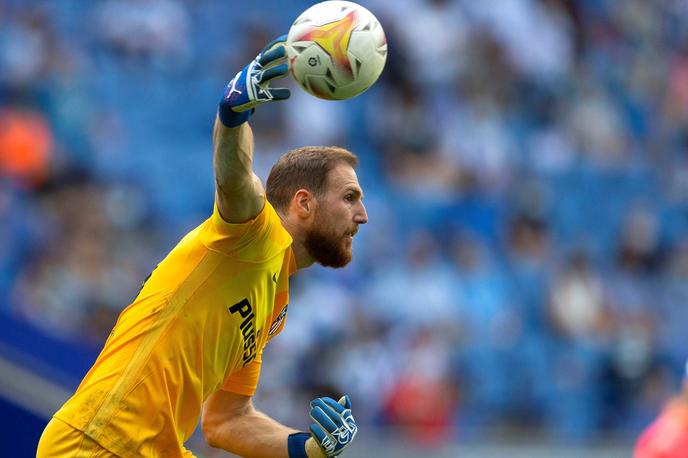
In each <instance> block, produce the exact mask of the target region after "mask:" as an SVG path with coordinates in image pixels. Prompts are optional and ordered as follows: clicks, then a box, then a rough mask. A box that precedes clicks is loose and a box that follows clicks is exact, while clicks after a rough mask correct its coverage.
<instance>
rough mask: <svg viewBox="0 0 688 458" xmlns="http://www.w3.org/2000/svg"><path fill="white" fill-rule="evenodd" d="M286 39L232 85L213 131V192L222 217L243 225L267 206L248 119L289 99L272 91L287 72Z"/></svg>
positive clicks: (268, 48) (281, 91) (266, 51)
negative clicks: (258, 108)
mask: <svg viewBox="0 0 688 458" xmlns="http://www.w3.org/2000/svg"><path fill="white" fill-rule="evenodd" d="M285 38H286V37H285V36H282V37H279V38H277V39H276V40H274V41H272V42H270V43H268V45H267V46H265V48H263V50H262V51H261V52H260V54H258V56H257V57H256V58H255V59H254V60H253V61H252V62H251V63H250V64H248V65H247V66H246V67H244V68H243V69H242V70H241V71H240V72H239V73H237V74H236V76H235V77H234V78H233V79H232V81H230V82H229V84H228V85H227V87H226V89H225V93H224V95H223V97H222V100H221V101H220V106H219V108H218V113H217V118H216V119H215V127H214V131H213V143H214V157H213V163H214V166H215V189H216V199H217V205H218V208H219V210H220V214H221V215H222V218H223V219H224V220H225V221H227V222H230V223H240V222H244V221H247V220H249V219H251V218H253V217H255V216H256V215H257V214H258V213H259V212H260V210H261V209H262V208H263V204H264V202H265V192H264V190H263V185H262V183H261V182H260V180H259V179H258V177H257V176H256V175H255V174H254V173H253V133H252V131H251V127H250V126H249V125H248V123H247V122H246V121H248V119H249V118H250V117H251V114H253V111H254V109H255V107H256V106H257V105H261V104H263V103H268V102H272V101H276V100H284V99H287V98H289V89H284V88H270V87H268V84H269V83H270V81H271V80H273V79H275V78H280V77H283V76H285V75H286V74H287V71H288V66H287V64H286V63H285V56H286V52H285V49H284V40H285Z"/></svg>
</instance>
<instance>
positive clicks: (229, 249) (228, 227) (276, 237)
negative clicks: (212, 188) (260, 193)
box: [200, 200, 292, 262]
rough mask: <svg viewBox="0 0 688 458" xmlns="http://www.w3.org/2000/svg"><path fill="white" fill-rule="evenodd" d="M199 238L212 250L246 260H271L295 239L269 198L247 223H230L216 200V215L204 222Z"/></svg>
mask: <svg viewBox="0 0 688 458" xmlns="http://www.w3.org/2000/svg"><path fill="white" fill-rule="evenodd" d="M200 238H201V242H202V243H203V244H204V245H205V246H206V247H207V248H208V249H209V250H212V251H217V252H220V253H223V254H226V255H228V256H231V257H232V258H234V259H237V260H240V261H245V262H263V261H265V260H267V259H270V258H272V257H273V256H275V255H276V254H278V253H281V252H282V251H284V250H285V249H286V248H287V247H288V246H289V245H290V244H291V241H292V239H291V236H290V235H289V233H288V232H287V231H286V229H284V227H282V222H281V221H280V219H279V216H278V215H277V212H276V211H275V209H274V208H273V207H272V205H270V202H268V201H267V200H266V201H265V205H264V206H263V209H262V210H261V211H260V213H258V214H257V215H256V217H255V218H253V219H251V220H249V221H246V222H244V223H228V222H227V221H225V220H224V219H222V216H221V215H220V211H219V210H218V208H217V202H215V205H214V208H213V215H212V216H211V217H210V218H209V219H207V220H206V221H205V223H204V224H203V225H202V228H201V234H200Z"/></svg>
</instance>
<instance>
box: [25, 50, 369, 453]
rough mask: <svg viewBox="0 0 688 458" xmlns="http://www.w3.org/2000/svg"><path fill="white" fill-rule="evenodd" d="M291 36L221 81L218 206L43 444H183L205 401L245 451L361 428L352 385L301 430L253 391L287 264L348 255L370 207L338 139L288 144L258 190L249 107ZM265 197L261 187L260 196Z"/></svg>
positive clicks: (338, 443) (325, 445)
mask: <svg viewBox="0 0 688 458" xmlns="http://www.w3.org/2000/svg"><path fill="white" fill-rule="evenodd" d="M284 39H285V37H280V38H278V39H277V40H275V41H274V42H272V43H270V44H269V45H267V46H266V47H265V48H264V49H263V51H262V52H261V53H260V54H259V55H258V57H256V59H255V60H254V61H253V62H251V63H250V64H249V65H247V66H246V67H244V69H243V70H242V71H240V72H239V73H238V74H237V75H236V76H235V77H234V79H233V80H232V81H231V82H230V83H229V84H228V86H227V89H226V90H225V94H224V96H223V98H222V101H221V102H220V106H219V110H218V116H217V118H216V121H215V130H214V166H215V180H216V194H215V208H214V211H213V215H212V217H211V218H209V219H208V220H206V221H205V222H204V223H203V224H201V225H200V226H199V227H197V228H196V229H195V230H193V231H191V232H190V233H189V234H187V235H186V236H185V237H184V238H183V239H182V240H181V242H180V243H179V244H178V245H177V246H176V247H175V248H174V249H173V250H172V252H171V253H170V254H169V255H168V256H167V257H166V258H165V259H164V260H163V261H162V262H161V263H160V264H159V265H158V267H157V268H156V269H155V270H154V271H153V273H152V274H151V276H150V278H149V279H148V280H147V281H146V282H145V283H144V285H143V287H142V289H141V291H140V293H139V295H138V296H137V298H136V299H135V300H134V302H133V303H132V304H131V305H130V306H129V307H127V308H126V309H125V310H124V311H123V312H122V314H121V315H120V317H119V319H118V320H117V323H116V325H115V327H114V329H113V331H112V333H111V334H110V336H109V338H108V340H107V342H106V343H105V347H104V348H103V350H102V352H101V354H100V356H99V357H98V359H97V361H96V362H95V364H94V366H93V367H92V368H91V370H90V371H89V372H88V374H87V375H86V377H85V378H84V380H83V381H82V382H81V384H80V386H79V388H78V389H77V391H76V393H75V394H74V396H73V397H72V398H71V399H70V400H69V401H67V403H66V404H65V405H64V406H63V407H62V408H61V409H60V410H59V411H58V412H57V413H56V414H55V416H54V417H53V419H52V420H51V421H50V423H49V424H48V426H47V427H46V430H45V431H44V433H43V436H42V438H41V441H40V443H39V445H38V452H37V455H38V457H40V458H43V457H75V456H79V457H81V456H89V457H90V456H98V457H100V456H103V457H112V456H121V457H141V456H143V457H181V456H185V457H188V456H191V454H190V452H188V451H187V450H185V449H184V447H183V443H184V441H186V440H187V439H188V438H189V436H190V435H191V434H192V432H193V430H194V429H195V427H196V425H197V423H198V419H199V416H200V415H201V409H202V411H203V418H202V427H203V431H204V433H205V435H206V439H207V440H208V442H209V444H210V445H212V446H214V447H218V448H222V449H225V450H227V451H230V452H232V453H235V454H237V455H240V456H245V457H256V458H260V457H265V458H279V457H285V458H286V457H289V458H294V457H299V458H303V457H309V458H313V457H331V456H337V455H339V454H340V453H341V452H342V450H344V448H345V447H346V446H347V445H348V444H349V443H350V442H351V440H353V438H354V436H355V434H356V431H357V428H356V423H355V421H354V419H353V417H352V416H351V403H350V401H349V399H348V397H347V396H344V397H342V399H340V401H339V402H337V401H334V400H332V399H330V398H318V399H315V400H314V401H312V402H311V410H310V417H311V419H312V421H313V423H312V424H311V427H310V431H311V432H310V434H309V433H301V432H298V431H296V430H294V429H291V428H288V427H286V426H284V425H281V424H279V423H278V422H276V421H275V420H273V419H271V418H269V417H268V416H267V415H265V414H263V413H261V412H259V411H257V410H256V409H255V408H254V406H253V404H252V402H251V396H252V395H253V394H254V391H255V389H256V386H257V383H258V377H259V373H260V367H261V356H262V352H263V348H264V347H265V345H266V343H267V342H268V341H269V340H270V339H271V338H272V337H273V336H275V335H276V334H278V333H279V332H280V331H281V330H282V328H283V326H284V318H285V315H286V313H287V304H288V298H289V276H290V275H292V274H293V273H294V272H296V271H297V270H298V269H303V268H305V267H308V266H310V265H312V264H313V263H314V262H318V263H320V264H322V265H325V266H330V267H342V266H344V265H346V264H347V263H348V262H349V261H350V259H351V243H352V238H353V236H354V234H355V233H356V231H357V230H358V226H359V225H360V224H365V223H366V222H367V220H368V216H367V214H366V210H365V207H364V206H363V202H362V198H363V194H362V191H361V188H360V186H359V183H358V179H357V177H356V173H355V172H354V166H355V165H356V163H357V159H356V157H355V156H354V155H353V154H351V153H350V152H348V151H346V150H344V149H341V148H335V147H307V148H300V149H297V150H294V151H291V152H289V153H287V154H285V155H284V156H283V157H282V158H281V159H280V160H279V161H278V162H277V163H276V164H275V166H274V167H273V169H272V171H271V172H270V176H269V178H268V181H267V184H266V189H263V185H262V183H261V182H260V180H259V179H258V177H256V175H255V174H254V173H253V170H252V160H253V134H252V131H251V128H250V127H249V125H248V124H247V122H246V121H247V120H248V118H249V117H250V116H251V114H252V113H253V110H254V107H255V106H257V105H260V104H262V103H265V102H271V101H274V100H283V99H286V98H288V97H289V90H288V89H273V88H270V87H268V83H269V81H270V80H272V79H274V78H278V77H282V76H285V75H286V73H287V71H288V68H287V65H286V64H285V63H284V62H285V48H284ZM266 196H267V200H266Z"/></svg>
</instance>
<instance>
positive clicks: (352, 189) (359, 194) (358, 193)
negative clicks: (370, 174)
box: [346, 186, 363, 200]
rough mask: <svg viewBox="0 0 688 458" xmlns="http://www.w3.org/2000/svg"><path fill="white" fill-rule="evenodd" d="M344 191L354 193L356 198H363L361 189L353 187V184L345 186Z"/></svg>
mask: <svg viewBox="0 0 688 458" xmlns="http://www.w3.org/2000/svg"><path fill="white" fill-rule="evenodd" d="M346 192H347V193H348V192H353V193H354V195H356V196H357V197H358V198H360V199H361V200H363V191H361V189H360V188H357V187H354V186H347V187H346Z"/></svg>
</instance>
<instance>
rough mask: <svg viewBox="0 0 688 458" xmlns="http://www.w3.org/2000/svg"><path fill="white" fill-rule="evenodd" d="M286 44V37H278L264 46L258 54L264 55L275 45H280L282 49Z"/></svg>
mask: <svg viewBox="0 0 688 458" xmlns="http://www.w3.org/2000/svg"><path fill="white" fill-rule="evenodd" d="M286 42H287V36H286V35H280V36H279V37H277V38H275V39H274V40H272V41H271V42H270V43H268V44H266V45H265V47H264V48H263V49H262V50H261V51H260V53H261V54H266V53H267V52H268V51H269V50H270V49H272V48H273V47H274V46H276V45H281V47H284V43H286Z"/></svg>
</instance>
